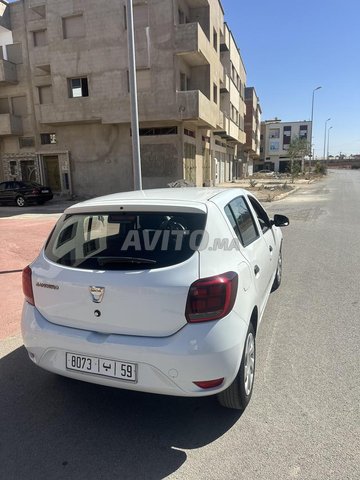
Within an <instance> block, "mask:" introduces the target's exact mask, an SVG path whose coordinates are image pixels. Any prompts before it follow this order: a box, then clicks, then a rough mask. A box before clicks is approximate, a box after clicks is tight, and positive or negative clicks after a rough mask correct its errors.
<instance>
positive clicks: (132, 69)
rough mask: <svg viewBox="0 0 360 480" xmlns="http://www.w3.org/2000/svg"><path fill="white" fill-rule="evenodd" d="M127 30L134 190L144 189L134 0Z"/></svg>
mask: <svg viewBox="0 0 360 480" xmlns="http://www.w3.org/2000/svg"><path fill="white" fill-rule="evenodd" d="M126 14H127V31H128V56H129V84H130V106H131V134H132V135H131V138H132V154H133V174H134V190H142V179H141V157H140V136H139V113H138V99H137V86H136V60H135V36H134V11H133V3H132V0H127V6H126Z"/></svg>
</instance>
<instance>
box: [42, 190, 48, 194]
mask: <svg viewBox="0 0 360 480" xmlns="http://www.w3.org/2000/svg"><path fill="white" fill-rule="evenodd" d="M41 193H49V190H41Z"/></svg>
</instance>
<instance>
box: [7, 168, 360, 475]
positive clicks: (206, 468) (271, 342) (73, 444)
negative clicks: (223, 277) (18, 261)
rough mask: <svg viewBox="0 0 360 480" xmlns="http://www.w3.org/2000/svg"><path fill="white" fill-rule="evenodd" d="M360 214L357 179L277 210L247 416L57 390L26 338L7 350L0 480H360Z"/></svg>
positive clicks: (335, 179)
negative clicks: (272, 267) (274, 264)
mask: <svg viewBox="0 0 360 480" xmlns="http://www.w3.org/2000/svg"><path fill="white" fill-rule="evenodd" d="M359 205H360V172H359V171H337V172H330V174H329V176H328V178H326V180H324V181H322V182H321V183H316V184H313V185H311V186H310V187H309V188H307V189H306V190H301V189H300V190H299V191H298V192H297V193H295V194H293V195H292V196H290V197H287V198H286V199H284V200H282V201H280V202H274V203H272V204H270V205H269V206H268V208H267V209H268V211H269V212H270V213H272V214H274V213H282V214H288V216H289V217H290V220H291V225H290V226H289V227H287V228H286V229H284V237H285V243H284V276H283V283H282V285H281V287H280V289H279V290H278V291H276V292H274V293H273V294H272V295H271V297H270V300H269V303H268V306H267V308H266V311H265V315H264V318H263V322H262V324H261V327H260V331H259V334H258V337H257V372H256V380H255V387H254V394H253V398H252V401H251V403H250V405H249V406H248V408H247V409H246V411H245V412H244V413H243V415H241V416H240V415H239V414H238V413H237V412H235V411H227V410H225V409H221V408H219V407H218V405H217V403H216V400H215V399H213V398H207V399H201V400H197V399H182V398H172V397H162V396H156V395H147V394H139V393H133V392H126V391H121V390H115V389H110V388H103V387H99V386H96V385H90V384H86V383H81V382H76V381H72V380H68V379H64V378H61V377H56V376H55V375H52V374H50V373H47V372H45V371H42V370H40V369H38V368H37V367H35V366H33V365H32V363H31V362H30V361H29V360H28V358H27V355H26V353H25V351H24V348H23V347H19V346H18V345H20V339H19V337H18V336H17V335H16V334H15V335H13V336H12V337H10V338H9V337H7V338H6V339H3V341H2V348H3V350H2V352H3V358H2V359H0V478H1V479H6V480H12V479H16V480H22V479H30V480H32V479H36V480H40V479H46V480H52V479H64V478H66V479H71V480H72V479H74V480H75V479H76V480H81V479H84V480H85V479H86V480H93V479H94V480H95V479H96V480H98V479H105V480H108V479H109V480H112V479H114V480H115V479H116V480H123V479H160V478H165V477H167V478H171V479H186V480H188V479H196V480H199V479H204V480H205V479H206V480H209V479H247V480H249V479H250V480H253V479H256V480H258V479H261V480H262V479H264V480H265V479H266V480H272V479H274V480H275V479H276V480H277V479H306V480H312V479H314V480H322V479H324V480H325V479H337V480H346V479H352V480H353V479H354V480H355V479H358V478H359V477H360V475H359V463H360V462H359V459H360V441H359V437H360V425H359V422H360V420H359V418H360V412H359V398H360V388H359V385H360V378H359V376H360V374H359V372H360V356H359V317H360V299H359V285H360V269H359V266H360V213H359ZM37 211H38V210H37ZM50 213H51V212H50ZM0 215H1V210H0ZM41 218H43V217H41V215H40V216H39V218H38V217H34V218H33V220H34V221H38V222H39V221H40V219H41ZM45 218H46V217H45ZM23 220H24V219H23ZM49 220H50V219H48V220H47V221H49ZM5 221H7V222H9V221H11V220H1V219H0V238H1V239H2V238H3V237H1V234H2V232H4V229H3V228H4V225H5V224H4V223H2V222H5ZM26 221H28V220H26ZM49 227H50V224H49ZM7 228H8V227H7ZM2 245H4V243H3V242H2ZM2 250H3V248H2ZM29 253H30V252H29ZM7 275H16V273H14V274H4V275H0V281H2V282H3V283H2V284H1V285H2V286H3V285H4V280H3V278H4V277H6V276H7ZM1 297H2V309H3V310H4V309H6V308H7V300H6V296H5V297H4V295H1ZM7 352H10V353H7ZM0 353H1V352H0ZM6 353H7V354H6ZM0 356H1V355H0Z"/></svg>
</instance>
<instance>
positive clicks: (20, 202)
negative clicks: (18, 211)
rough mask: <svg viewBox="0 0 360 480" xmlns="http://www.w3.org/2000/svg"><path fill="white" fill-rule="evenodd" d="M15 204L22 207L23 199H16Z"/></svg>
mask: <svg viewBox="0 0 360 480" xmlns="http://www.w3.org/2000/svg"><path fill="white" fill-rule="evenodd" d="M17 204H18V205H19V207H23V206H24V204H25V201H24V199H23V198H18V199H17Z"/></svg>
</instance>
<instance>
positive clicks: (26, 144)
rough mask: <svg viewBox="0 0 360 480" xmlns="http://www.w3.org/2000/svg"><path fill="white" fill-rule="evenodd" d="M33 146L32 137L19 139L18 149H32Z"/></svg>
mask: <svg viewBox="0 0 360 480" xmlns="http://www.w3.org/2000/svg"><path fill="white" fill-rule="evenodd" d="M34 146H35V140H34V137H20V138H19V148H32V147H34Z"/></svg>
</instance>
